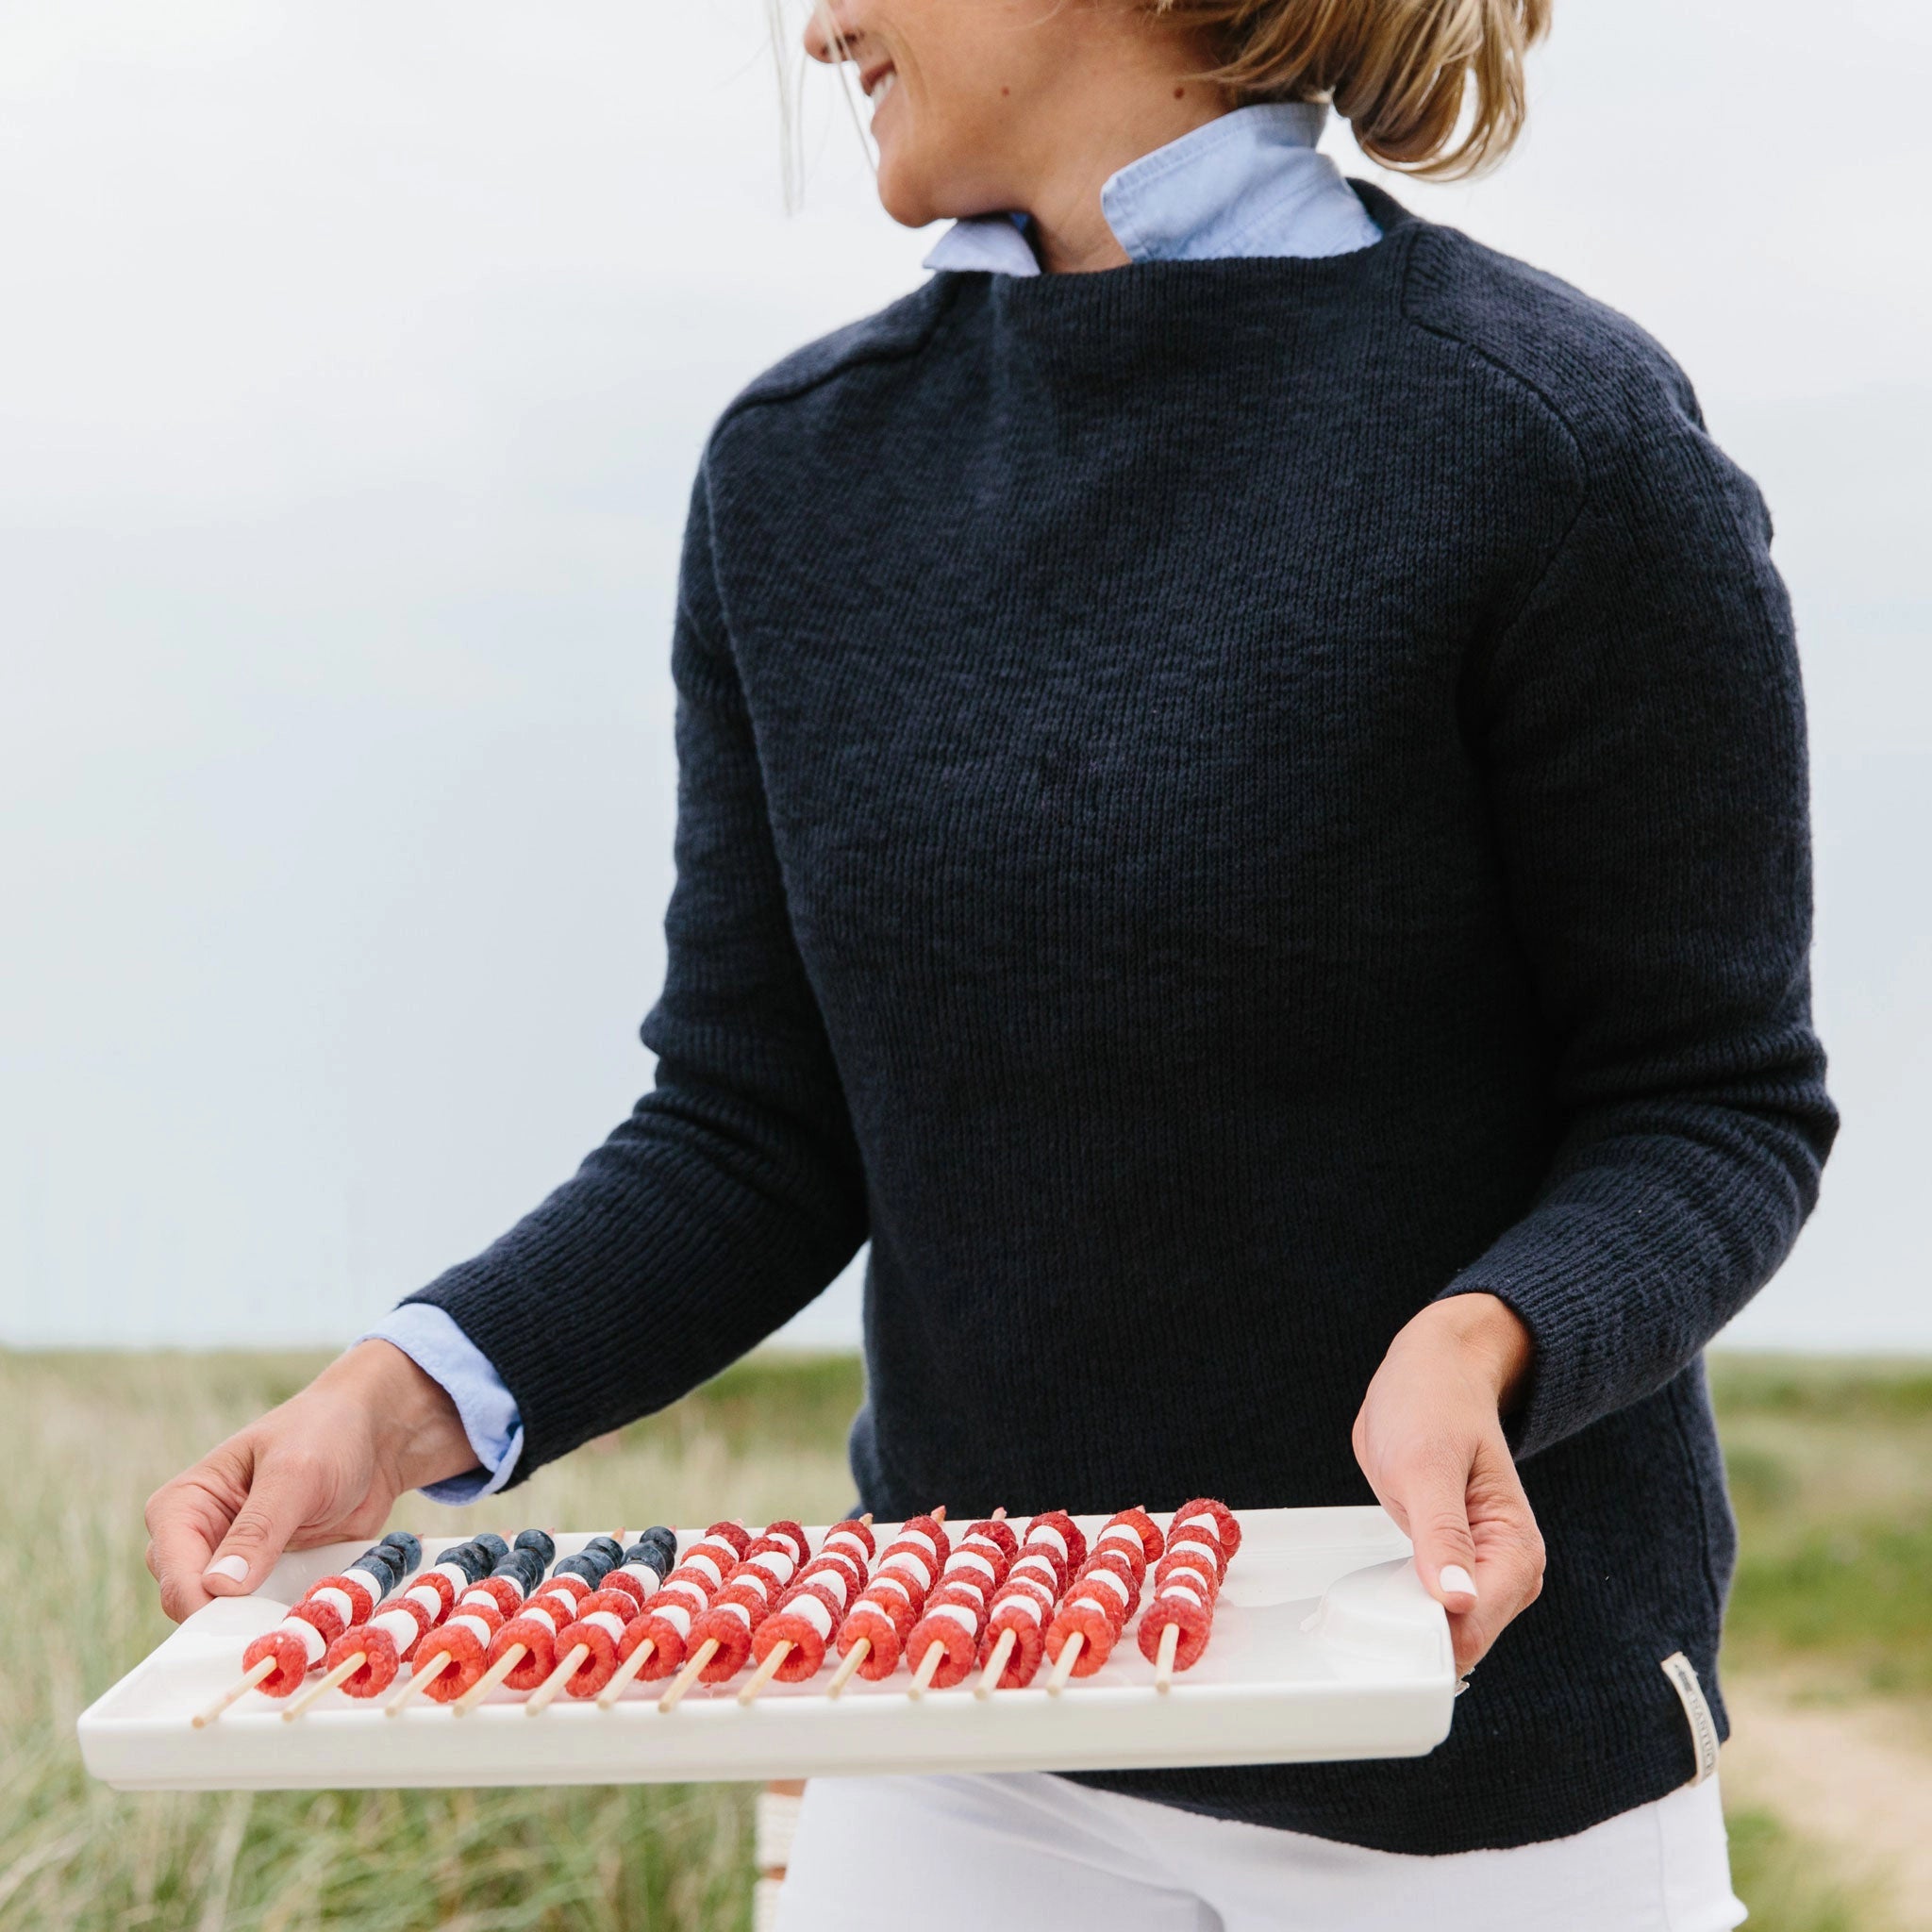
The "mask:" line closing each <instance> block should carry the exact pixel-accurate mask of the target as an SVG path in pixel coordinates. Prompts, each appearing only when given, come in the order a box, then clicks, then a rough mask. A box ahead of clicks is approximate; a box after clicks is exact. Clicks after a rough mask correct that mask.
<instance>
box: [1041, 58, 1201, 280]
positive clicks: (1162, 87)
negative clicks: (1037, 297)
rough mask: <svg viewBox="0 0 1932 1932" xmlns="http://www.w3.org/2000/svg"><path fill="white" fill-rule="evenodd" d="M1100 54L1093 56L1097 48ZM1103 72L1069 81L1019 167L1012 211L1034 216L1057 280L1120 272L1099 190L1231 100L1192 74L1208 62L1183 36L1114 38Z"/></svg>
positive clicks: (1121, 253)
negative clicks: (1019, 188) (1032, 153)
mask: <svg viewBox="0 0 1932 1932" xmlns="http://www.w3.org/2000/svg"><path fill="white" fill-rule="evenodd" d="M1099 51H1100V50H1098V49H1097V50H1096V52H1099ZM1105 57H1106V65H1107V67H1108V70H1109V71H1107V72H1104V73H1102V74H1097V75H1096V74H1090V75H1078V76H1070V80H1072V81H1074V82H1075V83H1076V84H1073V85H1070V86H1069V87H1068V88H1067V89H1066V91H1065V95H1064V105H1063V108H1062V110H1061V111H1059V112H1057V113H1056V114H1055V115H1054V116H1053V117H1052V118H1053V125H1051V126H1050V127H1048V128H1044V129H1042V133H1041V142H1040V149H1039V154H1038V157H1037V159H1035V160H1034V161H1033V162H1032V164H1031V165H1030V166H1027V165H1024V164H1023V166H1022V168H1021V169H1020V170H1019V171H1018V172H1019V178H1020V179H1021V181H1022V182H1023V184H1024V192H1023V193H1022V195H1021V197H1020V198H1019V200H1018V201H1017V202H1016V204H1015V207H1016V209H1018V210H1023V211H1024V213H1026V214H1027V215H1029V216H1030V217H1031V218H1032V241H1033V246H1034V250H1035V253H1036V254H1038V256H1039V257H1040V265H1041V268H1043V269H1045V270H1046V271H1047V272H1048V273H1049V274H1053V275H1082V274H1087V273H1089V272H1091V271H1092V270H1095V269H1107V268H1121V267H1124V265H1125V263H1126V261H1127V253H1126V250H1125V249H1124V248H1123V247H1122V246H1121V244H1120V242H1119V240H1118V239H1117V238H1116V236H1115V235H1114V232H1113V230H1112V229H1111V228H1109V227H1108V225H1107V217H1106V215H1105V214H1104V213H1103V212H1102V211H1101V206H1100V191H1101V190H1102V189H1103V188H1104V187H1105V186H1106V185H1107V183H1108V179H1109V178H1110V177H1111V176H1112V175H1116V174H1118V173H1119V172H1120V170H1121V169H1123V168H1124V167H1125V166H1126V165H1127V164H1128V163H1129V162H1130V161H1137V160H1139V159H1140V158H1141V156H1142V155H1148V154H1152V153H1153V152H1154V150H1155V149H1156V148H1158V147H1165V146H1166V145H1167V143H1168V142H1171V141H1178V140H1179V139H1180V138H1181V136H1182V135H1184V134H1191V133H1192V132H1193V130H1194V129H1195V128H1197V127H1203V126H1205V125H1207V124H1208V122H1209V121H1213V120H1217V119H1218V118H1219V117H1220V116H1221V115H1223V114H1224V113H1226V112H1227V110H1228V108H1230V107H1231V106H1232V105H1233V103H1232V102H1231V101H1230V100H1229V99H1228V98H1227V96H1226V94H1225V93H1224V91H1223V90H1222V89H1220V88H1218V87H1214V86H1211V85H1209V84H1208V83H1207V82H1205V81H1202V80H1199V79H1197V78H1195V76H1196V75H1199V74H1200V73H1201V72H1202V70H1203V69H1204V68H1206V67H1209V66H1211V65H1212V58H1211V56H1210V55H1208V54H1207V53H1206V52H1205V51H1204V50H1203V49H1202V48H1201V47H1200V46H1198V45H1197V44H1195V43H1194V42H1191V41H1190V40H1187V39H1184V38H1183V37H1182V36H1180V35H1179V34H1172V33H1168V34H1153V33H1145V34H1137V35H1134V36H1132V37H1122V36H1111V37H1109V40H1108V45H1107V47H1106V49H1105Z"/></svg>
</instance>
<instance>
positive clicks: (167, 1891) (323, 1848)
mask: <svg viewBox="0 0 1932 1932" xmlns="http://www.w3.org/2000/svg"><path fill="white" fill-rule="evenodd" d="M318 1359H319V1358H317V1357H308V1356H294V1355H290V1356H252V1355H204V1356H175V1355H149V1356H138V1357H136V1356H129V1357H115V1356H97V1355H89V1356H21V1355H9V1354H7V1353H5V1352H4V1351H0V1413H4V1414H5V1415H6V1416H7V1418H8V1424H9V1425H10V1435H11V1438H12V1440H13V1441H15V1442H16V1443H19V1444H22V1445H24V1449H25V1453H24V1454H21V1455H17V1457H16V1460H15V1463H14V1466H13V1468H12V1469H11V1470H10V1471H9V1485H8V1496H9V1509H8V1520H7V1524H6V1534H5V1536H4V1537H0V1601H4V1602H6V1604H7V1605H8V1620H7V1629H8V1637H9V1639H10V1644H9V1651H10V1656H9V1666H10V1667H9V1668H8V1670H7V1671H6V1672H5V1673H4V1674H0V1932H15V1928H20V1932H25V1928H29V1927H31V1928H34V1932H42V1928H45V1932H69V1928H72V1932H136V1928H140V1932H223V1928H229V1932H258V1928H259V1932H306V1928H309V1927H321V1926H324V1925H337V1926H354V1927H356V1928H357V1932H417V1928H423V1927H431V1926H436V1927H447V1928H456V1932H523V1928H530V1932H646V1928H648V1932H658V1928H665V1932H683V1928H704V1932H717V1928H725V1932H728V1928H734V1927H742V1926H744V1925H746V1924H748V1922H749V1901H750V1880H751V1845H750V1824H751V1796H752V1794H751V1792H750V1791H749V1790H746V1789H744V1788H742V1787H735V1786H704V1787H690V1788H679V1787H660V1786H639V1787H631V1788H625V1789H587V1790H570V1789H554V1790H513V1791H450V1792H430V1791H424V1792H370V1793H355V1792H322V1793H282V1792H269V1793H262V1794H259V1795H258V1796H255V1797H253V1798H251V1797H248V1796H246V1795H232V1796H231V1795H219V1794H218V1795H213V1796H208V1797H201V1796H188V1795H158V1794H157V1795H144V1796H129V1795H124V1794H121V1793H117V1792H114V1791H110V1790H107V1789H106V1788H104V1787H102V1786H99V1785H96V1784H94V1783H93V1782H92V1780H90V1779H89V1778H88V1777H87V1776H86V1774H84V1773H83V1772H82V1770H81V1768H80V1762H79V1757H78V1754H77V1752H76V1750H75V1742H74V1720H75V1716H76V1715H77V1714H78V1713H79V1711H80V1709H81V1708H82V1707H84V1706H85V1705H86V1704H87V1703H88V1702H89V1701H90V1700H92V1698H93V1697H94V1696H95V1695H97V1694H98V1693H99V1692H100V1691H103V1690H105V1689H106V1688H107V1686H108V1684H109V1683H111V1682H112V1681H113V1680H114V1679H115V1678H116V1677H118V1676H119V1675H121V1674H122V1673H123V1672H125V1670H127V1669H128V1668H129V1667H130V1666H131V1665H132V1664H134V1663H135V1662H136V1661H137V1660H138V1659H139V1658H140V1657H142V1656H144V1655H145V1654H146V1652H147V1651H149V1650H150V1649H151V1648H152V1647H153V1646H154V1644H155V1643H156V1642H158V1641H159V1639H160V1638H161V1636H162V1635H163V1634H164V1633H165V1631H166V1628H167V1625H166V1624H165V1623H164V1621H163V1620H162V1618H161V1616H160V1613H159V1610H158V1607H156V1604H155V1600H154V1591H153V1589H152V1586H151V1585H150V1583H149V1581H148V1578H147V1574H146V1572H145V1570H144V1569H143V1568H142V1547H143V1543H144V1535H143V1532H142V1526H141V1512H142V1503H143V1502H144V1501H145V1499H146V1496H147V1494H148V1492H149V1491H150V1490H152V1489H153V1488H155V1487H156V1485H158V1483H160V1482H161V1481H163V1480H164V1479H165V1478H166V1477H168V1476H170V1475H172V1474H175V1472H176V1471H177V1470H178V1469H180V1468H181V1467H183V1466H184V1465H185V1464H186V1463H188V1462H190V1461H192V1459H193V1457H195V1456H197V1455H198V1454H200V1453H201V1452H202V1451H203V1450H205V1449H206V1448H208V1446H209V1445H210V1444H212V1443H213V1442H215V1441H218V1440H219V1439H220V1438H221V1437H222V1436H223V1435H225V1434H226V1433H227V1432H228V1431H229V1430H231V1429H233V1428H235V1427H237V1426H238V1425H240V1424H242V1423H243V1422H244V1421H246V1420H248V1419H249V1418H250V1417H252V1416H254V1415H257V1414H258V1413H259V1412H260V1411H261V1410H262V1409H263V1408H265V1407H269V1406H270V1405H272V1404H273V1403H275V1402H277V1401H279V1400H281V1399H282V1398H283V1397H284V1396H286V1395H288V1394H290V1393H291V1392H292V1391H294V1390H295V1389H297V1388H299V1387H300V1386H301V1385H302V1383H303V1382H305V1381H306V1380H307V1379H308V1376H309V1375H310V1374H312V1373H313V1371H314V1369H315V1368H316V1366H317V1365H318ZM1713 1383H1714V1386H1715V1389H1716V1391H1717V1395H1718V1400H1719V1408H1720V1418H1721V1423H1722V1426H1723V1430H1724V1441H1725V1449H1726V1455H1727V1458H1728V1460H1729V1462H1730V1466H1731V1471H1732V1477H1733V1484H1734V1488H1735V1490H1736V1492H1737V1501H1738V1513H1739V1519H1740V1528H1741V1532H1742V1538H1743V1557H1742V1562H1741V1564H1740V1571H1739V1578H1738V1586H1737V1591H1736V1593H1735V1596H1734V1600H1733V1607H1732V1615H1731V1627H1730V1650H1731V1657H1732V1659H1733V1661H1734V1662H1736V1663H1740V1664H1743V1665H1745V1666H1751V1665H1757V1664H1772V1665H1775V1664H1778V1663H1780V1662H1784V1661H1789V1660H1792V1659H1796V1660H1800V1661H1802V1662H1803V1663H1804V1664H1805V1665H1806V1667H1807V1670H1812V1669H1828V1670H1835V1671H1838V1672H1840V1673H1841V1674H1844V1675H1845V1676H1846V1679H1847V1681H1849V1682H1853V1683H1855V1684H1861V1685H1871V1686H1875V1687H1879V1688H1889V1687H1904V1688H1907V1689H1915V1690H1932V1676H1928V1660H1932V1641H1928V1640H1932V1621H1928V1617H1932V1516H1928V1511H1927V1508H1926V1498H1927V1497H1928V1496H1932V1374H1928V1373H1927V1372H1926V1371H1925V1370H1924V1367H1923V1366H1921V1367H1917V1368H1909V1367H1908V1368H1898V1367H1889V1366H1886V1365H1882V1364H1845V1363H1809V1362H1803V1361H1795V1360H1791V1359H1789V1358H1774V1357H1731V1358H1728V1359H1722V1360H1720V1361H1719V1362H1717V1363H1716V1364H1715V1366H1714V1374H1713ZM860 1388H861V1378H860V1374H859V1370H858V1364H857V1363H856V1362H854V1361H852V1360H850V1359H849V1358H846V1357H820V1358H802V1359H800V1358H779V1357H762V1358H758V1359H756V1360H754V1361H751V1362H747V1363H744V1364H741V1366H740V1367H738V1368H737V1369H734V1370H732V1371H731V1372H730V1373H729V1374H725V1375H724V1376H721V1377H720V1378H719V1379H718V1380H717V1381H716V1382H714V1383H712V1384H710V1385H709V1386H708V1388H706V1389H704V1390H701V1391H699V1392H698V1393H697V1394H695V1395H693V1396H692V1397H691V1398H690V1399H689V1400H688V1401H686V1402H683V1403H680V1404H678V1405H677V1407H675V1408H673V1409H670V1410H667V1411H666V1412H665V1413H664V1414H662V1415H660V1416H656V1417H653V1418H652V1419H651V1420H650V1421H648V1422H644V1423H640V1424H635V1425H633V1426H632V1427H630V1428H628V1429H625V1431H624V1432H623V1433H622V1435H621V1436H619V1437H616V1438H609V1439H606V1440H605V1441H602V1442H600V1443H595V1444H591V1445H590V1446H589V1447H588V1448H586V1449H585V1450H583V1451H582V1452H580V1453H579V1454H578V1455H576V1456H575V1457H570V1458H569V1459H568V1460H567V1461H565V1462H563V1463H561V1464H558V1465H556V1466H554V1467H553V1468H551V1469H548V1470H545V1471H543V1472H542V1473H541V1474H540V1475H539V1476H538V1477H537V1478H536V1479H535V1480H534V1481H533V1482H531V1483H530V1484H528V1485H527V1486H526V1487H525V1488H524V1489H522V1490H520V1491H516V1492H514V1493H513V1494H512V1496H511V1497H510V1498H508V1500H507V1501H506V1502H505V1503H504V1504H503V1505H501V1506H500V1508H499V1510H498V1511H497V1512H496V1513H497V1515H498V1516H499V1518H500V1523H499V1526H500V1527H502V1528H504V1529H505V1530H507V1531H508V1530H512V1529H514V1528H515V1527H517V1526H518V1525H519V1524H523V1523H550V1524H573V1525H591V1524H608V1525H613V1526H614V1525H615V1524H617V1523H619V1522H624V1523H627V1524H637V1523H640V1522H642V1521H645V1520H648V1519H651V1518H665V1519H669V1520H673V1521H678V1522H691V1521H703V1520H709V1518H711V1517H713V1516H717V1515H740V1516H743V1517H744V1518H746V1519H747V1520H752V1519H757V1520H760V1521H762V1520H765V1519H767V1518H769V1517H771V1516H774V1515H778V1514H787V1515H798V1516H802V1517H805V1518H808V1519H812V1518H816V1519H818V1520H821V1521H823V1520H824V1519H826V1518H828V1517H830V1516H832V1515H835V1514H837V1513H838V1512H839V1511H841V1510H842V1509H843V1508H844V1507H846V1505H847V1504H848V1503H849V1501H850V1498H851V1492H850V1489H849V1485H848V1479H847V1476H846V1473H845V1467H844V1435H845V1429H846V1425H847V1424H848V1422H849V1420H850V1418H851V1415H852V1412H853V1409H854V1408H855V1407H857V1405H858V1399H859V1395H860ZM397 1518H398V1521H399V1522H407V1523H408V1524H409V1526H411V1527H415V1528H420V1529H423V1530H425V1532H426V1533H428V1534H431V1535H434V1534H438V1533H440V1532H441V1531H444V1530H448V1531H451V1532H456V1531H458V1529H459V1528H460V1529H467V1528H471V1527H475V1526H478V1525H477V1524H476V1522H475V1519H473V1518H471V1517H469V1516H466V1515H460V1514H458V1513H457V1512H454V1511H447V1510H439V1509H435V1508H432V1507H427V1506H425V1505H424V1504H423V1503H422V1502H421V1501H420V1499H416V1498H410V1499H408V1500H406V1502H405V1503H404V1504H403V1506H402V1507H400V1508H399V1510H398V1511H397ZM50 1556H53V1557H57V1558H58V1560H54V1561H49V1560H48V1558H49V1557H50ZM21 1659H28V1660H30V1662H31V1667H29V1668H21V1667H20V1661H19V1660H21ZM1733 1832H1734V1845H1733V1850H1734V1857H1735V1860H1736V1874H1737V1884H1738V1887H1739V1890H1740V1895H1741V1896H1742V1897H1744V1898H1745V1899H1746V1900H1747V1902H1748V1903H1749V1904H1750V1905H1751V1907H1752V1914H1753V1916H1752V1922H1751V1923H1752V1927H1753V1932H1849V1928H1851V1927H1853V1926H1857V1927H1858V1928H1859V1932H1872V1928H1873V1927H1874V1925H1875V1924H1876V1923H1877V1920H1876V1918H1875V1916H1874V1911H1873V1910H1872V1908H1871V1907H1870V1906H1869V1902H1867V1901H1864V1900H1863V1899H1862V1898H1861V1897H1860V1896H1859V1895H1857V1894H1855V1893H1852V1892H1848V1891H1846V1890H1844V1889H1843V1888H1841V1887H1840V1886H1838V1885H1836V1884H1835V1883H1834V1882H1833V1880H1832V1878H1831V1876H1830V1873H1829V1869H1828V1866H1827V1865H1826V1864H1825V1862H1824V1861H1823V1860H1822V1859H1821V1858H1820V1857H1819V1855H1818V1854H1817V1852H1816V1850H1815V1848H1813V1847H1811V1846H1809V1845H1807V1843H1806V1842H1805V1841H1804V1840H1802V1838H1797V1837H1793V1836H1792V1835H1791V1833H1790V1830H1789V1828H1788V1824H1786V1823H1784V1822H1781V1821H1780V1820H1778V1819H1776V1818H1774V1817H1773V1816H1772V1815H1770V1814H1769V1813H1765V1812H1761V1811H1757V1810H1751V1811H1745V1812H1743V1813H1741V1814H1740V1815H1739V1816H1738V1817H1736V1818H1734V1820H1733Z"/></svg>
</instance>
